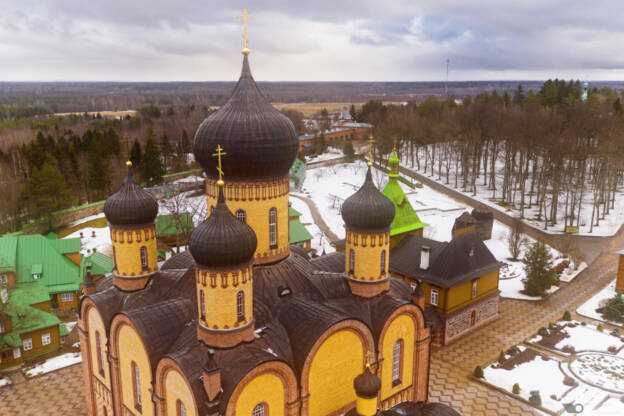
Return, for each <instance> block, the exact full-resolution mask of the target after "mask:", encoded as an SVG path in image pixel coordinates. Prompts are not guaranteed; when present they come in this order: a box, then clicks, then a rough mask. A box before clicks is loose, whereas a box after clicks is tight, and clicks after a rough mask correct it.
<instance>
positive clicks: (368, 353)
mask: <svg viewBox="0 0 624 416" xmlns="http://www.w3.org/2000/svg"><path fill="white" fill-rule="evenodd" d="M371 355H372V354H371V352H370V351H366V368H370V362H371Z"/></svg>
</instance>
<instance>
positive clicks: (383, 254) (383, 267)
mask: <svg viewBox="0 0 624 416" xmlns="http://www.w3.org/2000/svg"><path fill="white" fill-rule="evenodd" d="M385 272H386V250H382V251H381V274H382V275H383V274H384V273H385Z"/></svg>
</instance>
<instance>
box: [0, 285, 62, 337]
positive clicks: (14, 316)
mask: <svg viewBox="0 0 624 416" xmlns="http://www.w3.org/2000/svg"><path fill="white" fill-rule="evenodd" d="M45 292H46V291H45V289H44V288H43V287H41V286H39V285H37V284H34V283H30V284H23V285H21V286H20V287H18V288H16V289H13V290H11V291H9V301H8V303H7V304H6V305H4V304H1V303H0V311H2V312H4V313H5V314H7V315H9V316H11V321H12V323H13V330H12V331H11V332H9V333H7V334H2V335H0V347H2V346H4V345H5V344H7V345H9V346H10V347H12V348H15V347H19V346H21V345H22V340H21V337H20V335H21V334H23V333H26V332H32V331H36V330H39V329H43V328H47V327H51V326H55V325H58V324H60V323H61V321H60V319H59V318H57V317H56V316H54V315H53V314H51V313H48V312H45V311H42V310H40V309H37V308H33V307H32V306H30V305H33V304H35V303H40V302H43V301H45V300H50V297H49V296H48V295H47V293H45ZM44 296H45V299H44Z"/></svg>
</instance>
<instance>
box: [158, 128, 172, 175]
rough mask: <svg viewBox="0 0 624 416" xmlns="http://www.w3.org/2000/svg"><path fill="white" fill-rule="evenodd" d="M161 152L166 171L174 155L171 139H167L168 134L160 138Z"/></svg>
mask: <svg viewBox="0 0 624 416" xmlns="http://www.w3.org/2000/svg"><path fill="white" fill-rule="evenodd" d="M160 152H161V153H162V157H163V164H164V169H165V171H166V170H167V168H168V167H169V162H170V161H171V155H172V154H173V148H172V147H171V143H170V142H169V137H167V134H166V133H163V135H162V136H161V138H160Z"/></svg>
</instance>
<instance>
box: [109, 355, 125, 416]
mask: <svg viewBox="0 0 624 416" xmlns="http://www.w3.org/2000/svg"><path fill="white" fill-rule="evenodd" d="M108 351H110V347H109V349H108ZM108 361H109V362H110V364H111V367H110V369H111V391H112V393H113V409H114V411H115V415H122V413H121V405H122V402H123V398H122V397H121V371H120V369H119V358H117V357H115V356H113V355H112V354H110V353H109V355H108Z"/></svg>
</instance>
